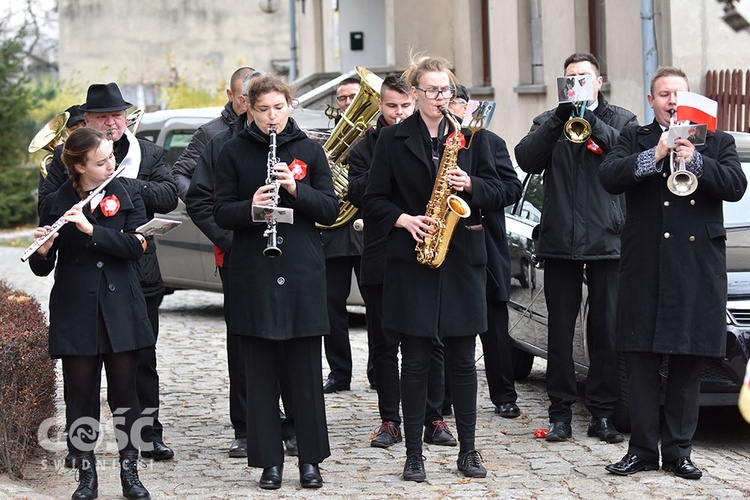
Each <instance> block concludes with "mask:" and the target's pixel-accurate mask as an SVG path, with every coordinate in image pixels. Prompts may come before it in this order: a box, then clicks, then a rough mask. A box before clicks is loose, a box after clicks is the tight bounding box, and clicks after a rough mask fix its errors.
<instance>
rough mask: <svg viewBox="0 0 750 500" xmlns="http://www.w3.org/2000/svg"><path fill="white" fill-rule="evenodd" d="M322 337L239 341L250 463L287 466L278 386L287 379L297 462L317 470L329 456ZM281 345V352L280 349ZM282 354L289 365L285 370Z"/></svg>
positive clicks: (253, 465) (252, 464)
mask: <svg viewBox="0 0 750 500" xmlns="http://www.w3.org/2000/svg"><path fill="white" fill-rule="evenodd" d="M320 344H321V339H320V337H303V338H298V339H291V340H285V341H273V340H265V339H259V338H255V337H244V336H242V337H240V350H241V353H242V359H243V361H244V363H245V377H246V387H247V451H248V455H247V463H248V465H249V466H250V467H260V468H266V467H272V466H275V465H280V464H282V463H284V446H283V442H282V437H283V434H282V425H281V420H280V419H279V380H280V376H281V372H282V371H283V370H285V371H286V372H287V374H288V377H289V382H290V389H291V399H292V402H293V407H294V409H293V415H294V421H295V425H296V432H297V446H298V448H299V462H300V463H313V464H317V463H320V462H322V461H323V460H324V459H325V458H326V457H328V456H330V454H331V451H330V447H329V443H328V428H327V424H326V413H325V400H324V399H323V378H322V370H323V363H322V360H321V356H320V351H321V345H320ZM279 345H281V346H283V349H279ZM280 352H283V357H284V358H285V361H286V364H285V368H284V367H283V366H282V365H281V363H280V362H279V361H280V358H281V357H282V356H279V353H280Z"/></svg>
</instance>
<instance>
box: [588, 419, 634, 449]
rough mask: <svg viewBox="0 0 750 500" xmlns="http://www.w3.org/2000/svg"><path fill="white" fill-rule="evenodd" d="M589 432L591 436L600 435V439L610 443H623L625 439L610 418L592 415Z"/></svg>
mask: <svg viewBox="0 0 750 500" xmlns="http://www.w3.org/2000/svg"><path fill="white" fill-rule="evenodd" d="M587 434H588V436H589V437H594V436H599V439H600V440H602V441H606V442H608V443H621V442H622V440H623V439H625V438H624V437H623V436H622V434H620V433H619V432H618V431H617V429H615V426H614V424H613V423H612V422H611V421H610V420H609V419H608V418H595V417H591V421H590V422H589V429H588V431H587Z"/></svg>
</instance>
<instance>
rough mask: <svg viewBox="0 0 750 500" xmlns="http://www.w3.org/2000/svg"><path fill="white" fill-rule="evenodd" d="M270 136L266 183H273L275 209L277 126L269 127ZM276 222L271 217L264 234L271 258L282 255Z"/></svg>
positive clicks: (277, 198)
mask: <svg viewBox="0 0 750 500" xmlns="http://www.w3.org/2000/svg"><path fill="white" fill-rule="evenodd" d="M268 138H269V140H270V144H269V147H268V162H267V163H266V165H267V170H266V185H269V184H272V185H273V198H271V209H274V208H276V207H277V206H278V204H279V181H278V180H276V176H275V175H274V168H275V167H276V164H277V163H278V162H279V159H278V158H277V157H276V127H274V126H271V127H269V128H268ZM276 224H277V222H276V219H275V218H274V217H271V218H269V219H268V221H267V226H266V230H265V231H264V232H263V236H266V237H267V238H268V242H267V243H266V248H265V249H264V250H263V255H265V256H266V257H269V258H271V259H272V258H274V257H278V256H279V255H281V249H280V248H279V245H278V243H279V241H278V235H277V233H276Z"/></svg>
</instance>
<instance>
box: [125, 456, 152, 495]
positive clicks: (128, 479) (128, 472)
mask: <svg viewBox="0 0 750 500" xmlns="http://www.w3.org/2000/svg"><path fill="white" fill-rule="evenodd" d="M120 483H122V496H124V497H125V498H130V499H132V498H138V499H142V500H151V495H150V494H149V493H148V490H147V489H146V488H144V487H143V484H141V480H140V479H138V452H137V451H123V452H120Z"/></svg>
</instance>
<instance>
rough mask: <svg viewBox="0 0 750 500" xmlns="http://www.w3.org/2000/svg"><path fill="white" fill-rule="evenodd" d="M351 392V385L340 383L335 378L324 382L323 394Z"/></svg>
mask: <svg viewBox="0 0 750 500" xmlns="http://www.w3.org/2000/svg"><path fill="white" fill-rule="evenodd" d="M348 390H351V384H350V383H346V384H345V383H344V382H339V381H338V380H336V379H335V378H330V377H329V378H327V379H326V381H325V382H323V394H331V393H332V392H339V391H348Z"/></svg>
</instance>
